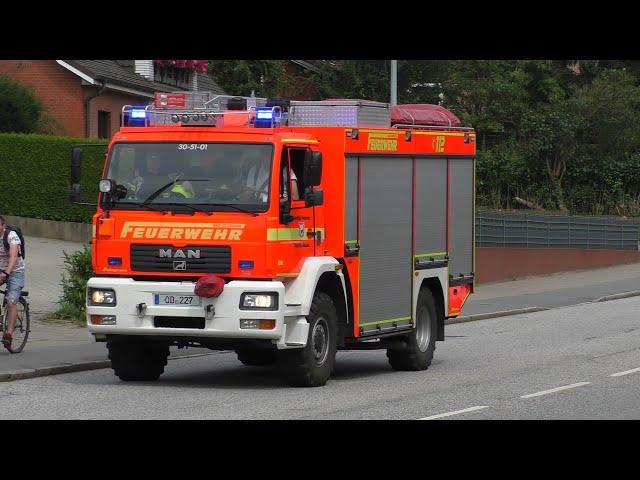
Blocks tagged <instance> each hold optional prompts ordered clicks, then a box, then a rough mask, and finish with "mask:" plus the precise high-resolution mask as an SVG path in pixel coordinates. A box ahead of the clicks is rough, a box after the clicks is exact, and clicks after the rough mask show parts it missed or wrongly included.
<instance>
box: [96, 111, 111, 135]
mask: <svg viewBox="0 0 640 480" xmlns="http://www.w3.org/2000/svg"><path fill="white" fill-rule="evenodd" d="M98 138H111V112H105V111H104V110H98Z"/></svg>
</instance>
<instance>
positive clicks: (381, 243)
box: [347, 156, 413, 335]
mask: <svg viewBox="0 0 640 480" xmlns="http://www.w3.org/2000/svg"><path fill="white" fill-rule="evenodd" d="M359 161H360V167H359V168H360V181H359V182H360V189H359V190H360V191H359V194H360V214H359V230H360V231H359V232H358V233H359V235H358V240H359V243H360V285H359V297H360V298H359V300H360V301H359V305H360V315H359V326H360V334H361V335H367V334H376V333H377V334H379V333H384V332H386V331H394V330H397V329H398V328H402V327H409V325H410V324H411V295H412V294H411V291H412V276H413V266H412V262H413V259H412V214H413V212H412V182H413V162H412V159H411V158H409V157H397V156H393V157H386V158H385V157H377V156H361V157H360V159H359ZM347 168H348V167H347ZM348 240H351V239H348Z"/></svg>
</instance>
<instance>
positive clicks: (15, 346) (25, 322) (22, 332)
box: [3, 297, 31, 353]
mask: <svg viewBox="0 0 640 480" xmlns="http://www.w3.org/2000/svg"><path fill="white" fill-rule="evenodd" d="M16 309H17V312H18V315H17V318H16V325H15V327H14V329H13V341H12V342H11V347H9V348H7V350H9V351H10V352H11V353H20V352H21V351H22V349H23V348H24V346H25V345H26V343H27V338H28V337H29V330H30V328H31V319H30V318H29V304H28V303H27V301H26V300H25V299H24V298H22V297H20V301H19V302H18V303H17V304H16ZM8 314H9V312H8V310H7V308H6V306H5V309H4V318H3V325H4V330H6V329H7V320H8V318H7V316H8Z"/></svg>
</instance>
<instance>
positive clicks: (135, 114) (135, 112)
mask: <svg viewBox="0 0 640 480" xmlns="http://www.w3.org/2000/svg"><path fill="white" fill-rule="evenodd" d="M146 116H147V111H146V110H139V109H131V112H130V113H129V117H131V118H145V117H146Z"/></svg>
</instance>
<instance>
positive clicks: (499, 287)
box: [0, 237, 640, 382]
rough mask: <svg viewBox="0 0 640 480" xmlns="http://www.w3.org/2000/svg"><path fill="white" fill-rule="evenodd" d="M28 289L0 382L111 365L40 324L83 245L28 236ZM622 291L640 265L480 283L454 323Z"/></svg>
mask: <svg viewBox="0 0 640 480" xmlns="http://www.w3.org/2000/svg"><path fill="white" fill-rule="evenodd" d="M26 242H27V245H28V247H27V248H28V250H27V276H26V289H27V290H28V291H29V292H30V294H29V303H30V305H31V313H32V327H31V333H30V336H29V341H28V342H27V345H26V347H25V350H24V351H23V352H22V353H20V354H17V355H12V354H10V353H9V352H7V351H6V350H4V349H0V382H2V381H6V380H14V379H18V378H26V377H32V376H40V375H50V374H53V373H63V372H68V371H76V370H85V369H91V368H105V367H108V366H109V362H108V360H107V349H106V347H105V344H104V343H95V342H94V341H93V339H92V338H91V337H90V336H89V334H88V332H87V329H86V327H84V326H76V325H71V324H56V323H50V322H42V321H41V320H40V319H41V318H42V316H43V315H44V314H45V313H49V312H52V311H55V310H56V308H57V305H56V303H55V302H56V300H57V299H58V298H59V294H60V291H61V287H60V273H61V272H62V268H63V262H64V257H63V255H62V251H63V250H66V251H67V252H68V253H71V252H73V251H76V250H79V249H81V248H82V245H81V244H78V243H73V242H64V241H60V240H50V239H44V238H36V237H27V238H26ZM624 292H634V293H636V294H640V264H629V265H619V266H615V267H608V268H601V269H596V270H584V271H578V272H568V273H556V274H552V275H547V276H542V277H530V278H525V279H521V280H513V281H507V282H499V283H493V284H481V285H478V286H477V287H476V292H475V293H474V294H473V295H472V296H471V297H470V299H469V300H468V301H467V303H466V305H465V306H464V309H463V313H464V314H463V315H462V316H461V317H458V318H457V319H454V320H452V321H450V323H457V322H460V321H471V320H479V319H481V318H491V317H494V316H499V315H501V314H503V315H504V314H505V313H504V312H512V311H514V310H515V311H516V312H512V313H518V311H520V313H523V312H522V310H524V311H527V310H526V309H534V308H537V309H547V308H555V307H560V306H567V305H575V304H578V303H584V302H591V301H596V300H602V299H606V297H607V296H611V295H616V294H620V293H624ZM209 352H210V351H209V350H207V349H200V348H189V349H182V350H178V349H177V348H175V347H172V348H171V357H176V356H184V355H193V354H197V355H201V354H203V353H209Z"/></svg>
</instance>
